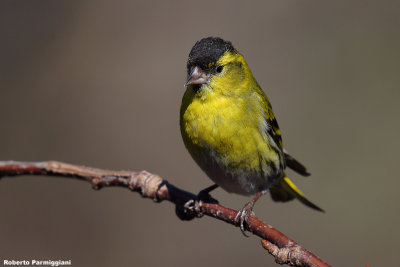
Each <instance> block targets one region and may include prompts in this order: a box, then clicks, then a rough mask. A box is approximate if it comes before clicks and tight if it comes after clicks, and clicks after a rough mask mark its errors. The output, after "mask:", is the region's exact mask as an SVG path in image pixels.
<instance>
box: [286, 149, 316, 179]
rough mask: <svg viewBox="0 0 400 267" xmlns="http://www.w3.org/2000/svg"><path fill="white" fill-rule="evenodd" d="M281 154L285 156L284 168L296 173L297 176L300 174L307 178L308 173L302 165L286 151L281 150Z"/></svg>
mask: <svg viewBox="0 0 400 267" xmlns="http://www.w3.org/2000/svg"><path fill="white" fill-rule="evenodd" d="M283 153H284V154H285V159H286V166H288V167H289V168H291V169H292V170H294V171H295V172H297V173H298V174H301V175H303V176H309V175H310V173H309V172H308V171H307V169H306V167H304V165H303V164H301V163H300V162H298V161H297V160H296V159H295V158H293V157H292V156H290V155H289V154H288V153H287V151H285V150H283Z"/></svg>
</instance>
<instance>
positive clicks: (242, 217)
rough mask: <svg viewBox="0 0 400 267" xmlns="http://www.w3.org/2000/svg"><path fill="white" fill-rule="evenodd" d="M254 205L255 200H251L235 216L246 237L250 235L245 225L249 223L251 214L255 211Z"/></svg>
mask: <svg viewBox="0 0 400 267" xmlns="http://www.w3.org/2000/svg"><path fill="white" fill-rule="evenodd" d="M253 207H254V202H252V201H250V202H249V203H247V204H246V205H245V206H244V207H243V208H241V209H240V210H239V211H238V213H237V214H236V216H235V222H236V223H237V224H239V226H240V231H241V232H242V234H243V235H244V236H245V237H249V236H248V235H247V234H246V229H245V227H244V224H247V222H248V220H249V218H250V215H251V214H252V212H253Z"/></svg>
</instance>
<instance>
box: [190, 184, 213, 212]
mask: <svg viewBox="0 0 400 267" xmlns="http://www.w3.org/2000/svg"><path fill="white" fill-rule="evenodd" d="M217 187H218V185H217V184H213V185H212V186H209V187H207V188H204V189H203V190H201V191H200V192H199V193H198V194H197V196H196V199H191V200H189V201H187V202H186V203H185V204H184V206H183V207H184V212H185V213H195V215H196V216H197V217H202V216H203V213H202V212H201V209H200V206H201V203H202V202H206V203H215V204H218V200H216V199H214V198H212V197H211V196H210V192H211V191H212V190H214V189H215V188H217Z"/></svg>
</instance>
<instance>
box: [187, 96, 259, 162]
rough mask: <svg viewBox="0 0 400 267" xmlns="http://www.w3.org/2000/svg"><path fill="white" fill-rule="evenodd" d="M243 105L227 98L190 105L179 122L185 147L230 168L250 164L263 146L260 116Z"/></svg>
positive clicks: (237, 100)
mask: <svg viewBox="0 0 400 267" xmlns="http://www.w3.org/2000/svg"><path fill="white" fill-rule="evenodd" d="M246 104H247V103H244V101H243V100H242V99H229V98H219V99H215V100H209V101H197V102H193V103H191V105H189V106H188V108H187V109H186V111H185V112H184V113H183V118H182V121H181V127H183V129H182V130H183V135H184V140H185V143H186V145H189V146H196V147H197V149H200V150H202V152H203V153H210V154H212V155H210V156H213V157H218V161H222V162H226V163H227V164H228V163H229V164H230V165H236V166H238V165H240V164H246V165H248V164H252V162H251V160H252V159H254V160H255V161H256V160H257V159H258V151H259V149H260V146H262V144H263V143H264V142H263V133H261V132H260V127H259V117H261V118H262V113H260V114H257V112H250V109H249V107H248V105H246ZM245 161H246V162H245ZM249 161H250V162H249ZM254 164H258V162H254ZM247 167H249V166H247Z"/></svg>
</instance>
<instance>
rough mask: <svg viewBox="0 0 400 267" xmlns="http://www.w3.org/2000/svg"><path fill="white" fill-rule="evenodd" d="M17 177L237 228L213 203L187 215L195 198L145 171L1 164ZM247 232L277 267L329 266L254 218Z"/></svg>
mask: <svg viewBox="0 0 400 267" xmlns="http://www.w3.org/2000/svg"><path fill="white" fill-rule="evenodd" d="M17 175H49V176H60V177H71V178H77V179H81V180H85V181H88V182H90V183H91V184H92V186H93V188H94V189H100V188H101V187H103V186H122V187H128V188H129V189H131V190H132V191H138V192H140V193H141V195H142V196H143V197H147V198H151V199H153V200H154V201H157V202H158V201H162V200H168V201H170V202H172V203H174V204H175V207H176V214H177V215H178V216H179V218H181V219H184V220H190V219H192V218H194V217H196V216H197V217H200V216H201V215H202V214H204V215H208V216H211V217H214V218H217V219H219V220H222V221H225V222H227V223H230V224H232V225H235V226H238V224H237V223H236V222H235V216H236V214H237V212H238V211H236V210H233V209H230V208H227V207H224V206H222V205H219V204H216V203H204V202H202V201H198V202H195V207H194V208H193V209H192V210H190V211H191V212H189V211H188V209H187V208H186V209H185V203H188V201H190V200H193V199H196V195H195V194H192V193H190V192H187V191H184V190H182V189H179V188H177V187H175V186H173V185H172V184H170V183H168V182H167V181H166V180H163V179H162V178H161V177H160V176H158V175H155V174H151V173H149V172H146V171H142V172H129V171H109V170H102V169H96V168H90V167H86V166H78V165H72V164H67V163H62V162H57V161H45V162H17V161H0V177H3V176H17ZM246 229H247V230H248V231H250V232H251V233H253V234H254V235H257V236H259V237H261V238H262V239H263V240H262V241H261V242H262V245H263V247H264V248H265V249H266V250H267V251H268V252H269V253H270V254H271V255H273V256H274V257H275V261H276V262H277V263H279V264H289V265H292V266H329V265H328V264H327V263H325V262H323V261H322V260H321V259H319V258H318V257H317V256H315V255H314V254H312V253H311V252H309V251H308V250H306V249H305V248H303V247H301V246H300V245H299V244H297V243H296V242H294V241H293V240H291V239H290V238H289V237H287V236H285V235H284V234H282V233H281V232H279V231H278V230H276V229H275V228H273V227H272V226H270V225H268V224H266V223H263V222H262V221H261V220H259V219H258V218H257V217H255V216H254V215H251V216H250V218H249V221H248V224H247V225H246Z"/></svg>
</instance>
